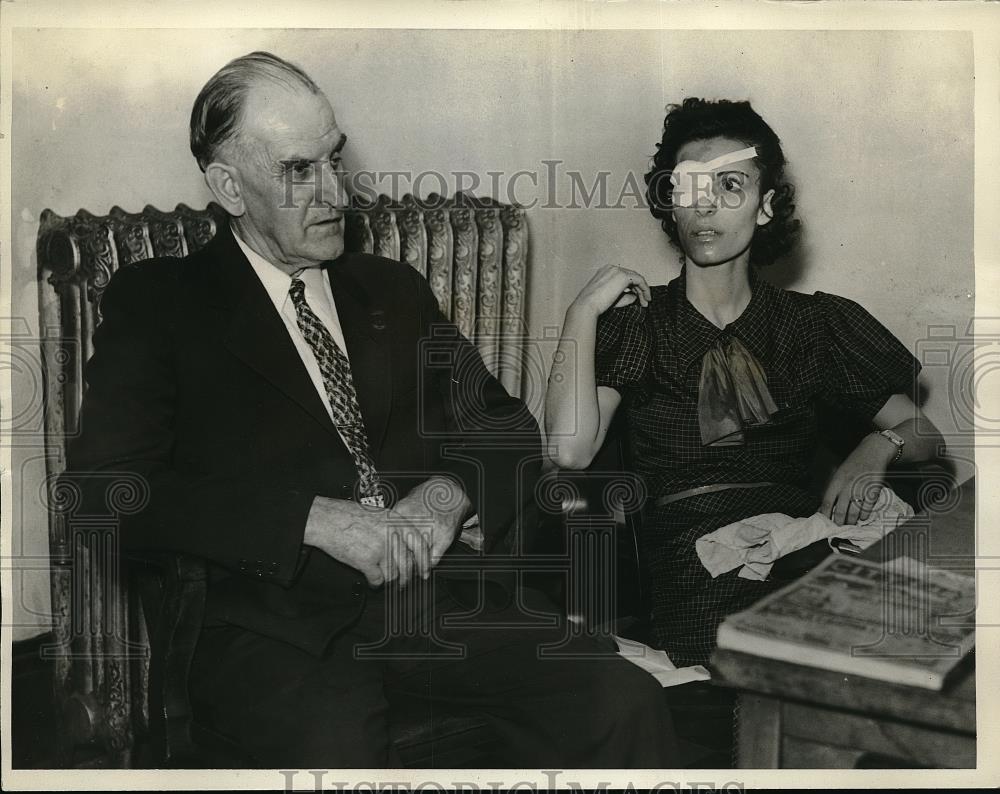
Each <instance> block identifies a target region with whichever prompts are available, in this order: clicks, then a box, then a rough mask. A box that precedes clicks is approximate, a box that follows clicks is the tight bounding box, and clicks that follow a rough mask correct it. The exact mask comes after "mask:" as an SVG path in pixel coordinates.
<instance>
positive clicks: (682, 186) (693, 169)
mask: <svg viewBox="0 0 1000 794" xmlns="http://www.w3.org/2000/svg"><path fill="white" fill-rule="evenodd" d="M756 156H757V147H756V146H751V147H749V148H747V149H740V150H739V151H738V152H730V153H729V154H723V155H720V156H719V157H716V158H715V159H714V160H709V161H708V162H704V163H703V162H702V161H700V160H684V161H683V162H680V163H678V164H677V165H675V166H674V170H673V171H672V172H671V174H670V184H671V185H673V191H672V196H673V205H674V206H675V207H693V206H695V204H696V203H697V198H698V197H699V196H704V197H705V198H707V199H708V200H709V201H714V199H715V193H714V191H713V189H712V182H713V179H712V172H713V171H718V170H719V169H720V168H722V167H723V166H726V165H732V164H733V163H738V162H740V161H741V160H749V159H750V158H751V157H756Z"/></svg>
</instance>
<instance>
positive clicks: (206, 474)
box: [68, 229, 540, 653]
mask: <svg viewBox="0 0 1000 794" xmlns="http://www.w3.org/2000/svg"><path fill="white" fill-rule="evenodd" d="M327 272H328V274H329V277H330V280H331V283H332V287H333V294H334V298H335V301H336V304H337V311H338V314H339V317H340V322H341V325H342V327H343V331H344V336H345V339H346V343H347V348H348V355H349V358H350V361H351V369H352V372H353V377H354V385H355V388H356V390H357V394H358V400H359V403H360V406H361V412H362V415H363V418H364V423H365V427H366V430H367V434H368V439H369V445H370V447H371V453H372V456H373V458H374V460H375V464H376V466H377V467H378V469H379V471H380V473H381V474H382V476H383V479H384V481H385V482H386V483H387V484H388V486H389V487H390V492H395V493H396V495H397V496H403V495H405V494H406V492H408V491H409V490H410V488H412V487H413V486H414V485H416V484H417V483H418V482H420V481H423V480H425V479H426V478H427V476H428V475H430V474H434V473H444V474H450V475H451V476H453V477H456V478H458V479H459V480H460V481H461V483H462V484H463V486H464V488H465V490H466V492H467V494H468V495H469V497H470V498H471V500H472V502H473V505H474V507H475V509H476V510H477V511H478V512H479V515H480V519H481V523H482V526H483V528H484V531H485V534H486V536H487V540H486V546H487V548H490V547H493V546H496V544H497V543H498V542H499V540H500V538H501V537H502V536H503V534H504V533H505V532H506V531H507V529H508V528H509V526H510V525H511V522H512V519H513V518H514V515H515V512H516V510H517V508H518V506H520V505H523V504H524V503H525V502H526V501H527V500H528V499H529V498H530V493H528V491H530V482H531V480H532V474H531V473H532V472H533V471H537V468H538V461H539V455H540V450H539V445H538V428H537V424H536V423H535V421H534V419H533V418H532V417H531V414H530V413H529V412H528V411H527V409H526V408H525V407H524V405H523V403H522V402H520V401H519V400H516V399H514V398H512V397H510V396H509V395H508V394H507V393H506V391H504V389H503V387H502V386H501V385H500V384H499V383H498V382H497V381H496V379H494V378H493V377H492V376H491V375H490V374H489V373H488V371H487V370H486V368H485V366H484V365H483V362H482V359H481V358H480V356H479V354H478V352H477V351H476V349H475V348H474V347H473V346H472V345H471V344H470V343H469V342H468V341H467V340H466V339H465V338H464V337H461V335H459V334H458V332H457V330H456V329H455V328H454V326H453V325H451V324H449V323H448V322H447V321H446V320H445V318H444V317H443V316H442V314H441V313H440V311H439V309H438V306H437V302H436V300H435V298H434V295H433V293H432V292H431V291H430V288H429V287H428V285H427V283H426V281H425V280H424V279H423V277H421V276H420V275H419V274H418V273H417V272H416V271H415V270H413V269H412V268H411V267H409V266H407V265H404V264H400V263H398V262H393V261H390V260H387V259H382V258H379V257H374V256H370V255H365V254H344V255H343V256H341V257H340V258H339V259H337V260H335V261H333V262H332V263H329V264H328V265H327ZM101 308H102V313H103V322H102V323H101V325H100V326H99V327H98V329H97V331H96V333H95V334H94V354H93V357H92V359H91V360H90V362H89V364H88V366H87V370H86V378H87V392H86V394H85V397H84V401H83V408H82V428H81V435H80V437H79V438H78V439H77V440H76V442H75V443H73V444H72V445H71V446H70V452H69V461H68V470H69V471H70V472H71V474H70V476H72V472H103V473H105V474H109V473H113V472H128V473H131V474H138V475H140V476H141V477H143V478H144V479H145V480H146V481H147V482H148V486H149V502H148V504H147V505H146V506H145V507H144V508H143V509H142V510H140V511H138V512H137V513H136V514H135V515H124V516H122V517H121V519H120V520H121V524H120V532H121V541H122V545H123V546H124V547H125V548H135V549H167V550H173V551H179V552H184V553H187V554H191V555H195V556H199V557H204V558H207V559H208V560H209V561H210V562H211V563H212V567H211V569H210V573H211V576H210V585H209V595H208V603H207V618H206V622H211V623H216V622H223V623H230V624H235V625H239V626H243V627H245V628H247V629H250V630H252V631H256V632H259V633H263V634H265V635H267V636H271V637H274V638H278V639H282V640H285V641H288V642H291V643H294V644H295V645H297V646H299V647H301V648H303V649H305V650H307V651H310V652H312V653H320V652H322V650H323V648H324V647H325V646H326V644H327V643H328V641H329V640H330V639H331V638H332V637H333V636H334V635H335V634H336V633H337V632H338V630H340V629H342V628H344V627H345V626H346V625H348V624H350V623H351V622H352V621H353V620H354V619H355V618H356V617H357V615H358V614H359V612H360V610H361V609H363V607H364V603H365V599H366V593H367V591H368V586H367V583H366V582H365V580H364V577H363V576H362V575H361V574H360V573H359V572H358V571H357V570H355V569H353V568H351V567H349V566H347V565H344V564H342V563H340V562H338V561H336V560H334V559H332V558H330V557H329V556H327V555H326V554H324V553H322V552H320V551H319V550H317V549H314V548H311V547H308V546H303V543H302V537H303V530H304V527H305V524H306V518H307V515H308V513H309V509H310V506H311V504H312V501H313V498H314V497H315V496H316V495H317V494H319V495H323V496H328V497H333V498H340V499H350V498H352V497H353V494H354V487H355V480H356V472H355V469H354V465H353V462H352V460H351V457H350V455H349V453H348V451H347V448H346V447H345V446H344V444H343V442H342V440H341V438H340V436H339V434H338V433H337V430H336V428H335V427H334V425H333V423H332V422H331V420H330V417H329V415H328V413H327V411H326V408H325V406H324V405H323V402H322V401H321V399H320V397H319V395H318V394H317V392H316V389H315V387H314V386H313V383H312V381H311V380H310V378H309V376H308V373H307V371H306V369H305V367H304V366H303V364H302V361H301V359H300V357H299V355H298V353H297V352H296V349H295V347H294V345H293V343H292V341H291V339H290V338H289V336H288V332H287V330H286V328H285V326H284V324H283V322H282V320H281V318H280V317H279V315H278V313H277V312H276V311H275V308H274V304H273V303H272V302H271V301H270V299H269V297H268V295H267V293H266V292H265V290H264V288H263V286H262V285H261V283H260V281H259V279H258V278H257V276H256V274H255V273H254V271H253V269H252V267H251V265H250V263H249V262H248V261H247V259H246V257H245V256H244V255H243V253H242V251H240V250H239V247H238V245H237V244H236V241H235V239H234V238H233V236H232V233H231V232H230V231H229V230H228V229H223V230H221V231H220V232H219V234H218V235H217V236H216V238H215V239H214V240H212V241H211V242H210V243H209V244H208V245H207V246H206V247H205V248H203V249H202V250H201V251H199V252H197V253H195V254H193V255H191V256H188V257H186V258H184V259H174V258H170V259H153V260H149V261H146V262H142V263H138V264H135V265H132V266H129V267H126V268H123V269H121V270H120V271H118V272H117V273H116V274H115V276H114V277H113V278H112V280H111V283H110V284H109V285H108V287H107V290H106V292H105V294H104V296H103V299H102V304H101ZM106 481H107V478H93V477H90V478H88V477H83V478H81V479H80V480H79V482H80V484H81V486H82V489H83V492H84V493H83V495H84V508H83V509H84V510H87V509H88V507H87V506H88V505H90V506H91V507H93V508H94V509H95V510H96V512H104V511H105V510H106V508H104V507H103V505H104V504H105V492H104V491H105V486H104V485H102V484H101V483H102V482H106ZM447 556H449V555H446V557H447Z"/></svg>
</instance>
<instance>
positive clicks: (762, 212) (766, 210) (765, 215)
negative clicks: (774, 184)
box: [757, 189, 774, 226]
mask: <svg viewBox="0 0 1000 794" xmlns="http://www.w3.org/2000/svg"><path fill="white" fill-rule="evenodd" d="M773 198H774V190H773V189H772V190H769V191H767V193H765V194H764V198H762V199H761V200H760V207H759V208H758V210H757V225H758V226H766V225H767V224H769V223H770V222H771V221H772V220H774V208H773V207H772V206H771V199H773Z"/></svg>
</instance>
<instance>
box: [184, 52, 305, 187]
mask: <svg viewBox="0 0 1000 794" xmlns="http://www.w3.org/2000/svg"><path fill="white" fill-rule="evenodd" d="M261 81H269V82H271V83H275V84H277V85H281V86H284V87H286V88H291V89H295V88H306V89H308V90H310V91H312V92H313V93H319V86H317V85H316V83H314V82H313V80H312V78H311V77H309V75H307V74H306V73H305V72H304V71H302V69H300V68H299V67H298V66H296V65H295V64H293V63H289V62H288V61H286V60H284V59H282V58H279V57H278V56H277V55H272V54H271V53H269V52H260V51H258V52H251V53H249V54H247V55H241V56H240V57H239V58H235V59H233V60H231V61H230V62H229V63H227V64H226V65H225V66H223V67H222V68H221V69H219V71H217V72H216V73H215V74H214V75H212V77H211V78H210V79H209V81H208V82H207V83H205V86H204V88H202V89H201V91H200V92H199V94H198V98H197V99H195V101H194V107H193V108H192V109H191V153H192V154H193V155H194V157H195V159H196V160H197V161H198V166H199V167H200V168H201V170H202V171H204V170H205V169H206V168H207V167H208V164H209V163H211V162H212V161H213V160H214V159H215V158H216V154H217V153H218V150H219V147H220V146H222V145H223V144H225V143H227V142H229V141H231V140H233V139H234V138H236V136H237V135H238V134H239V130H240V125H241V123H242V121H243V109H244V106H245V105H246V98H247V94H248V92H249V90H250V88H251V87H252V86H253V85H255V84H257V83H259V82H261Z"/></svg>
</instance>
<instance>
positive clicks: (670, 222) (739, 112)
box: [645, 97, 801, 266]
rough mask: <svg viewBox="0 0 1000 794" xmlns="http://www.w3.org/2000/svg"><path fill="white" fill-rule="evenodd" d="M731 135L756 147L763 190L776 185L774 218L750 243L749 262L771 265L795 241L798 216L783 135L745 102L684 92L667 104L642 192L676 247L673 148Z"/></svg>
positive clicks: (773, 204)
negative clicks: (675, 101) (788, 178)
mask: <svg viewBox="0 0 1000 794" xmlns="http://www.w3.org/2000/svg"><path fill="white" fill-rule="evenodd" d="M716 137H724V138H732V139H734V140H737V141H741V142H743V143H745V144H746V145H747V146H756V147H757V163H758V165H759V166H760V167H761V171H762V174H761V184H760V192H761V195H763V194H764V193H766V192H767V191H768V190H771V189H773V190H774V197H773V198H772V199H771V209H772V210H773V212H774V217H773V219H772V220H771V221H770V222H768V223H767V224H765V225H764V226H759V227H758V228H757V230H756V231H755V232H754V236H753V242H752V243H751V244H750V262H751V264H754V265H758V266H759V265H769V264H771V263H772V262H773V261H774V260H775V259H777V258H778V257H780V256H781V255H782V254H785V253H787V252H788V251H789V250H791V249H792V247H793V246H794V245H795V242H796V239H797V238H798V234H799V229H800V226H801V224H800V222H799V221H798V220H797V219H796V218H794V217H793V216H794V214H795V202H794V197H795V188H794V186H793V185H792V184H791V183H789V182H787V181H786V180H785V155H784V153H783V152H782V151H781V141H780V140H779V139H778V136H777V135H775V134H774V130H772V129H771V128H770V127H769V126H768V124H767V122H766V121H764V119H762V118H761V117H760V115H758V114H757V112H756V111H754V109H753V108H752V107H750V103H749V102H732V101H730V100H727V99H720V100H718V101H715V102H713V101H710V100H707V99H699V98H697V97H688V98H687V99H685V100H684V101H683V103H681V104H680V105H669V106H668V107H667V117H666V119H665V120H664V122H663V139H662V140H661V141H660V142H659V143H658V144H656V150H657V151H656V154H655V155H654V156H653V161H652V166H651V168H650V171H649V173H648V174H646V176H645V179H646V198H647V200H648V201H649V211H650V212H651V213H652V214H653V217H654V218H656V219H658V220H659V221H660V225H661V226H662V227H663V231H665V232H666V233H667V236H668V237H669V238H670V242H671V243H673V244H674V246H675V247H676V248H677V249H678V250H682V249H681V244H680V237H679V236H678V234H677V223H676V221H674V219H673V217H672V213H673V203H672V199H671V189H672V185H671V184H670V172H671V171H672V170H673V168H674V166H675V165H677V152H678V151H680V148H681V147H682V146H684V144H686V143H689V142H691V141H700V140H706V139H708V138H716Z"/></svg>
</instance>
